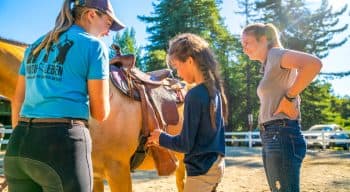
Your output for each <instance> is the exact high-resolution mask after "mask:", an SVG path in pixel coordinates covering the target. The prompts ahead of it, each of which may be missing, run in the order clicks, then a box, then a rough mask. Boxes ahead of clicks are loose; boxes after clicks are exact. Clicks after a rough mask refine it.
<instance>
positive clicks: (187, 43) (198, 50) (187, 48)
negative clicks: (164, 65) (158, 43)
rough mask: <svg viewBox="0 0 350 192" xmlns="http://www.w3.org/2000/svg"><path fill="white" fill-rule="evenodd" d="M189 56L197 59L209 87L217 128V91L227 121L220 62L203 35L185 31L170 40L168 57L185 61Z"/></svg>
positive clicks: (212, 117)
mask: <svg viewBox="0 0 350 192" xmlns="http://www.w3.org/2000/svg"><path fill="white" fill-rule="evenodd" d="M189 57H192V59H193V60H194V61H195V64H196V65H197V66H198V69H199V70H200V71H201V72H202V74H203V77H204V85H205V87H206V88H207V89H208V92H209V97H210V120H211V125H212V127H213V128H216V123H215V119H216V113H215V111H216V108H217V106H216V105H215V96H216V92H217V91H219V92H220V96H221V101H222V111H223V116H224V121H225V124H226V123H227V116H228V110H227V99H226V95H225V92H224V87H223V83H222V81H221V78H220V74H219V63H218V62H217V60H216V59H215V56H214V53H213V52H212V50H211V49H210V47H209V44H208V43H207V42H206V41H205V40H204V39H202V38H201V37H199V36H197V35H195V34H191V33H184V34H180V35H177V36H176V37H174V38H173V39H172V40H170V42H169V50H168V59H169V58H174V59H177V60H179V61H182V62H185V61H186V60H187V59H188V58H189Z"/></svg>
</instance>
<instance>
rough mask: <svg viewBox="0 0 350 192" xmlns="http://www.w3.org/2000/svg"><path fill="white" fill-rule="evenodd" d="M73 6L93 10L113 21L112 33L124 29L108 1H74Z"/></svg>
mask: <svg viewBox="0 0 350 192" xmlns="http://www.w3.org/2000/svg"><path fill="white" fill-rule="evenodd" d="M75 5H78V6H83V7H89V8H94V9H97V10H99V11H101V12H103V13H106V14H107V15H108V16H110V17H111V18H112V19H113V24H112V26H111V27H110V30H112V31H119V30H121V29H123V28H124V27H125V25H124V24H123V23H122V22H121V21H119V19H117V17H116V16H115V14H114V10H113V7H112V4H111V2H110V1H109V0H76V1H75Z"/></svg>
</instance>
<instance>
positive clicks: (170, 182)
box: [133, 147, 350, 192]
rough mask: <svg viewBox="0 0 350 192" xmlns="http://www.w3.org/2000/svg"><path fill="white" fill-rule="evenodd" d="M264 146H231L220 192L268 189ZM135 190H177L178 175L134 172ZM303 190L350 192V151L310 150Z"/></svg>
mask: <svg viewBox="0 0 350 192" xmlns="http://www.w3.org/2000/svg"><path fill="white" fill-rule="evenodd" d="M260 153H261V148H252V149H249V148H246V147H244V148H240V147H230V148H228V149H227V157H226V169H225V175H224V178H223V181H222V182H221V184H220V185H219V187H218V191H219V192H223V191H225V192H228V191H230V192H231V191H232V192H268V191H269V189H268V185H267V182H266V179H265V175H264V171H263V164H262V160H261V156H260ZM133 178H134V179H133V184H134V185H133V189H134V192H154V191H157V192H172V191H174V192H175V191H176V186H175V177H174V176H170V177H161V178H160V177H157V176H156V174H155V173H154V172H138V173H135V174H134V175H133ZM301 191H303V192H350V152H349V151H319V150H314V151H312V150H308V153H307V156H306V158H305V159H304V163H303V167H302V172H301Z"/></svg>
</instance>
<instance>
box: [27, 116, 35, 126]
mask: <svg viewBox="0 0 350 192" xmlns="http://www.w3.org/2000/svg"><path fill="white" fill-rule="evenodd" d="M33 119H34V118H29V121H28V125H27V128H29V127H30V126H31V125H32V123H33V122H32V121H33Z"/></svg>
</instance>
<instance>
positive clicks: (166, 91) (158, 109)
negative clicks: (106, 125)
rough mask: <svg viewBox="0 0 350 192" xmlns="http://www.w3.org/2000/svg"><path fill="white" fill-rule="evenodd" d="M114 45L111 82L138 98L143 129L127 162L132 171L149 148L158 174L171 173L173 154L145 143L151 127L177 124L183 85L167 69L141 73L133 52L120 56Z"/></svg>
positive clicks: (173, 160)
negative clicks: (171, 76)
mask: <svg viewBox="0 0 350 192" xmlns="http://www.w3.org/2000/svg"><path fill="white" fill-rule="evenodd" d="M114 48H115V50H116V57H114V58H113V59H111V60H110V79H111V82H112V84H113V85H114V86H115V87H116V88H117V89H118V90H119V91H121V92H122V93H123V94H125V95H127V96H128V97H130V98H131V99H134V100H137V101H140V102H141V109H142V130H141V133H140V136H139V146H138V147H137V150H136V152H135V153H134V155H133V157H132V159H131V161H130V163H131V170H132V171H133V170H134V169H136V168H137V167H138V166H139V165H140V164H141V163H142V161H143V160H144V158H145V156H146V152H147V150H150V151H151V154H152V157H153V160H154V162H155V165H156V168H157V171H158V175H170V174H171V173H173V172H174V171H175V169H176V161H177V160H176V158H175V156H174V154H173V153H172V152H170V151H169V150H168V149H165V148H163V147H150V148H148V149H147V148H146V147H145V143H146V141H147V137H148V136H149V134H150V132H151V131H153V129H163V130H165V131H166V127H167V125H176V124H177V123H178V121H179V114H178V111H177V104H178V103H181V102H183V100H184V96H183V95H184V89H183V88H184V85H183V84H181V83H179V82H178V81H177V80H175V79H172V78H169V75H170V73H171V71H170V70H169V69H163V70H158V71H152V72H149V73H144V72H142V71H141V70H139V69H138V68H136V67H135V57H134V55H121V53H120V49H119V47H116V46H115V47H114Z"/></svg>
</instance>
